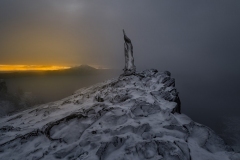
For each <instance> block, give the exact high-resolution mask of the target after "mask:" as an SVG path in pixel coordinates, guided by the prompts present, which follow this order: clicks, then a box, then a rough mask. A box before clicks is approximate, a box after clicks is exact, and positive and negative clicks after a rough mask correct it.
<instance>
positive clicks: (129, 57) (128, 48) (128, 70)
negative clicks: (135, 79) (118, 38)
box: [123, 30, 136, 75]
mask: <svg viewBox="0 0 240 160" xmlns="http://www.w3.org/2000/svg"><path fill="white" fill-rule="evenodd" d="M123 35H124V41H125V43H124V56H125V67H124V69H123V70H124V73H123V75H131V74H133V73H135V72H136V66H135V65H134V57H133V45H132V42H131V40H130V38H128V37H127V35H126V34H125V31H124V30H123Z"/></svg>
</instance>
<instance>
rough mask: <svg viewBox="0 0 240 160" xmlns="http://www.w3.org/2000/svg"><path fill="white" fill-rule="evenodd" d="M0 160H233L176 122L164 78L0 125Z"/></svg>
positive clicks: (128, 82)
mask: <svg viewBox="0 0 240 160" xmlns="http://www.w3.org/2000/svg"><path fill="white" fill-rule="evenodd" d="M0 159H15V160H16V159H29V160H30V159H33V160H36V159H66V160H67V159H68V160H70V159H71V160H77V159H78V160H80V159H81V160H123V159H124V160H139V159H150V160H156V159H158V160H167V159H171V160H219V159H221V160H239V159H240V153H235V152H234V151H233V150H232V149H231V148H230V147H229V146H227V145H225V143H224V141H223V140H222V139H221V138H220V137H218V136H217V135H216V134H215V133H214V132H213V131H212V130H211V129H210V128H208V127H206V126H204V125H201V124H198V123H196V122H194V121H192V120H191V119H190V118H189V117H187V116H186V115H184V114H181V102H180V99H179V97H178V92H177V90H176V88H175V80H174V78H171V74H170V72H167V71H166V72H158V71H157V70H154V69H152V70H146V71H144V72H141V73H135V74H133V75H130V76H120V77H119V78H118V79H113V80H109V81H106V82H104V83H101V84H97V85H94V86H92V87H89V88H83V89H80V90H78V91H76V92H75V93H74V94H73V95H72V96H70V97H67V98H65V99H63V100H59V101H56V102H52V103H48V104H44V105H40V106H37V107H35V108H31V109H28V110H25V111H23V112H19V113H16V114H14V115H10V116H5V117H3V118H1V119H0Z"/></svg>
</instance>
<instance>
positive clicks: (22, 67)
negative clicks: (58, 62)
mask: <svg viewBox="0 0 240 160" xmlns="http://www.w3.org/2000/svg"><path fill="white" fill-rule="evenodd" d="M69 68H71V67H69V66H48V65H0V71H4V72H6V71H55V70H63V69H69Z"/></svg>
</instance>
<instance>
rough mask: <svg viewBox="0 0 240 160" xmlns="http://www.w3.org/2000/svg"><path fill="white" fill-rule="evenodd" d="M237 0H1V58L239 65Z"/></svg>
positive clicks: (113, 63)
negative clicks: (128, 43)
mask: <svg viewBox="0 0 240 160" xmlns="http://www.w3.org/2000/svg"><path fill="white" fill-rule="evenodd" d="M239 19H240V1H239V0H235V1H234V0H231V1H227V0H225V1H223V0H211V1H209V0H201V1H200V0H199V1H195V0H185V1H178V0H161V1H159V0H151V1H145V0H131V1H128V0H121V1H117V0H101V1H99V0H95V1H93V0H85V1H83V0H81V1H80V0H68V1H66V0H41V1H32V0H28V1H27V0H21V1H17V0H0V24H1V25H0V35H1V36H0V57H1V58H0V64H32V65H36V64H39V65H74V64H94V65H99V66H104V67H110V68H123V65H124V57H123V43H124V41H123V34H122V29H125V31H126V33H127V35H128V37H129V38H130V39H131V40H132V43H133V47H134V57H135V63H136V66H137V68H138V69H144V68H162V69H163V70H166V69H167V70H172V69H175V68H176V67H177V68H179V69H181V70H188V69H191V70H193V69H194V70H196V71H203V70H206V68H211V69H213V70H219V68H221V69H226V68H227V69H229V70H230V69H234V68H239V67H240V63H239V58H240V55H239V51H240V45H239V44H240V29H239V28H240V20H239Z"/></svg>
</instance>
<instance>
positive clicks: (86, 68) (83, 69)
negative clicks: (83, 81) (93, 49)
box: [69, 64, 97, 71]
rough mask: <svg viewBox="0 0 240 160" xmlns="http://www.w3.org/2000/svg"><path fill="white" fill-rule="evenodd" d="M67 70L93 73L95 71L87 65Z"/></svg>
mask: <svg viewBox="0 0 240 160" xmlns="http://www.w3.org/2000/svg"><path fill="white" fill-rule="evenodd" d="M69 70H82V71H93V70H94V71H95V70H97V69H96V68H94V67H91V66H89V65H86V64H84V65H81V66H77V67H72V68H70V69H69Z"/></svg>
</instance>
